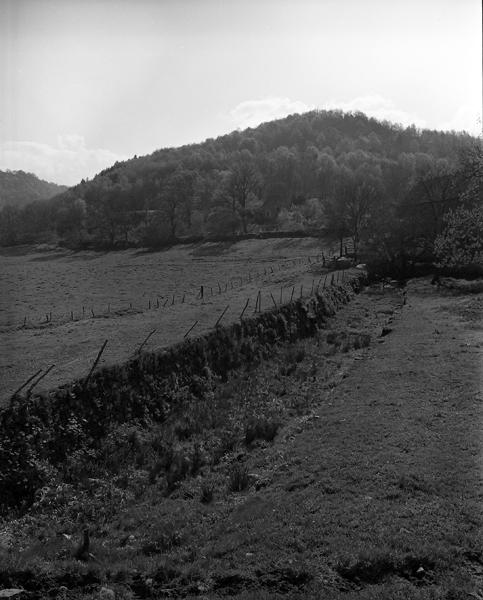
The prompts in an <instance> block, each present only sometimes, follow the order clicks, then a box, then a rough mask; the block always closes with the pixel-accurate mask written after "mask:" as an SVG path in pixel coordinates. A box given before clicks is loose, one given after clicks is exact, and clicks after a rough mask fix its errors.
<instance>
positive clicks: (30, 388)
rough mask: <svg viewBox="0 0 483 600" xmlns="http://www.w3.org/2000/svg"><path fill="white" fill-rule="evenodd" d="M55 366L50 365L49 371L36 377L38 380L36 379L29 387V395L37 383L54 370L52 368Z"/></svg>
mask: <svg viewBox="0 0 483 600" xmlns="http://www.w3.org/2000/svg"><path fill="white" fill-rule="evenodd" d="M54 367H55V365H50V367H49V368H48V369H47V371H45V373H42V375H41V376H40V377H39V378H38V379H36V380H35V381H34V382H33V383H32V385H31V386H30V387H29V389H28V390H27V395H29V394H30V392H31V391H32V390H33V389H34V387H35V386H36V385H37V384H38V383H39V382H40V381H41V380H42V379H43V378H44V377H46V376H47V375H48V374H49V373H50V371H52V369H53V368H54Z"/></svg>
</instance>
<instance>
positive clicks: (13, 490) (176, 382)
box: [0, 276, 362, 508]
mask: <svg viewBox="0 0 483 600" xmlns="http://www.w3.org/2000/svg"><path fill="white" fill-rule="evenodd" d="M361 285H362V276H360V277H358V278H353V279H352V280H350V281H348V282H346V283H345V284H344V285H340V286H331V287H329V288H327V289H325V290H324V291H323V293H321V294H316V295H315V296H312V297H311V298H310V299H300V300H297V301H294V302H291V303H290V304H287V305H285V306H281V307H278V308H276V309H273V310H271V311H269V312H265V313H262V314H259V315H257V316H254V317H253V318H251V319H246V320H243V321H242V322H241V323H235V324H232V325H229V326H226V327H217V328H216V329H215V330H214V331H212V332H210V333H208V334H207V335H205V336H202V337H198V338H194V339H190V340H186V341H184V342H182V343H179V344H177V345H174V346H172V347H170V348H168V349H165V350H162V351H158V352H146V353H143V354H141V355H140V356H138V357H136V358H134V359H132V360H130V361H128V362H126V363H125V364H121V365H115V366H109V367H104V368H102V369H100V370H99V371H98V372H96V373H94V374H93V375H92V376H91V377H90V378H84V379H79V380H76V381H74V382H72V383H70V384H68V385H65V386H61V387H59V388H57V389H54V390H51V391H50V392H47V393H38V394H34V395H31V396H29V397H20V396H15V397H13V398H12V399H11V401H10V404H9V405H8V406H7V407H5V408H4V409H2V410H1V412H0V431H1V438H0V465H1V467H0V507H3V508H8V507H12V506H16V507H21V508H26V507H28V506H30V505H31V504H32V503H33V502H34V500H35V497H36V492H37V490H39V489H41V488H42V487H43V486H45V485H46V484H47V482H49V481H51V480H52V477H53V476H54V474H55V471H56V469H57V467H59V465H61V464H64V466H65V465H66V464H69V460H68V459H70V457H72V456H73V455H75V454H76V453H79V452H81V453H82V452H87V453H89V451H90V450H92V449H93V448H99V446H100V444H101V442H102V441H103V440H105V438H106V437H107V436H108V434H109V433H110V431H112V428H113V426H115V425H121V424H125V423H130V422H154V423H156V422H157V423H163V422H164V421H165V420H166V419H167V418H168V417H170V416H172V415H173V414H174V413H175V412H176V407H179V406H184V405H185V404H189V402H192V400H193V398H195V399H196V398H203V397H204V394H205V392H206V389H207V383H209V381H210V380H211V379H212V378H218V379H221V380H222V381H223V380H226V379H227V377H228V375H229V373H230V372H231V371H233V370H235V369H240V368H250V367H252V366H254V365H256V364H258V363H259V362H260V360H263V358H266V357H268V356H269V355H270V352H271V348H272V347H273V346H274V345H275V344H279V343H284V342H285V343H286V342H294V341H296V340H298V339H301V338H305V337H309V336H312V335H314V334H315V333H316V331H317V330H318V329H319V328H321V327H322V326H323V325H324V323H325V321H326V319H327V318H328V317H330V316H331V315H333V314H334V313H335V311H336V309H337V308H338V307H339V306H341V305H342V304H344V303H346V302H348V300H349V299H350V297H351V296H352V294H353V293H354V291H357V290H358V289H359V288H360V286H361ZM180 423H181V421H180ZM180 427H181V424H180ZM161 443H163V442H161Z"/></svg>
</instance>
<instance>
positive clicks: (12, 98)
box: [0, 0, 482, 185]
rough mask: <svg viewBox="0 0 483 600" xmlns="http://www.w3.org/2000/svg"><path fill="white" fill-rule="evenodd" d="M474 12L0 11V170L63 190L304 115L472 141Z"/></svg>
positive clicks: (23, 7)
mask: <svg viewBox="0 0 483 600" xmlns="http://www.w3.org/2000/svg"><path fill="white" fill-rule="evenodd" d="M481 47H482V40H481V2H480V0H0V169H2V170H5V169H11V170H18V169H22V170H24V171H30V172H33V173H35V174H36V175H38V176H39V177H41V178H42V179H47V180H48V181H53V182H56V183H62V184H66V185H73V184H75V183H78V182H79V181H80V180H81V179H82V178H87V177H89V178H90V177H93V176H94V175H95V174H96V173H97V172H99V171H100V170H102V169H104V168H106V167H107V166H110V165H112V164H113V163H114V162H115V161H117V160H124V159H127V158H130V157H132V156H134V155H138V156H139V155H143V154H148V153H151V152H153V151H154V150H156V149H159V148H163V147H170V146H180V145H183V144H188V143H193V142H200V141H203V140H204V139H206V138H210V137H216V136H218V135H221V134H223V133H228V132H230V131H233V130H234V129H238V128H239V129H244V128H246V127H253V126H256V125H258V124H259V123H261V122H264V121H269V120H272V119H276V118H280V117H283V116H286V115H288V114H292V113H296V112H297V113H301V112H305V111H308V110H311V109H314V108H319V109H324V108H340V109H342V110H346V111H351V110H352V111H353V110H361V111H362V112H365V113H366V114H368V115H370V116H374V117H376V118H379V119H387V120H389V121H393V122H397V123H401V124H403V125H409V124H412V123H414V124H415V125H416V126H418V127H421V128H424V127H427V128H430V129H442V130H453V129H454V130H466V131H469V132H470V133H472V134H475V135H479V134H480V133H481V95H482V91H481V86H482V82H481V64H482V63H481V59H482V57H481Z"/></svg>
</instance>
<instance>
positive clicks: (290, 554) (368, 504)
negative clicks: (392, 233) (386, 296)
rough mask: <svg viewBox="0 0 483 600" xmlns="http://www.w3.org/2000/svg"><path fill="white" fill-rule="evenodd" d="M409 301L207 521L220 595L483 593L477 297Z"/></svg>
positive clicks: (419, 295)
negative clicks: (253, 478)
mask: <svg viewBox="0 0 483 600" xmlns="http://www.w3.org/2000/svg"><path fill="white" fill-rule="evenodd" d="M367 300H370V299H369V298H368V297H366V298H365V300H364V299H361V298H360V299H359V305H357V303H356V304H353V305H351V307H350V308H349V307H348V308H347V309H346V314H345V315H343V314H342V313H341V315H340V316H339V317H338V318H339V319H342V318H345V319H347V317H348V315H347V312H349V311H351V310H352V311H354V309H358V310H359V311H360V310H361V309H364V308H366V309H367V310H371V309H372V306H371V304H370V302H367ZM408 300H409V302H408V305H406V306H405V307H404V308H403V309H402V310H396V313H395V314H394V317H393V319H394V320H393V321H392V322H391V323H390V324H389V327H390V328H391V329H392V331H391V332H390V333H389V334H388V335H386V336H384V337H382V338H380V339H379V340H378V341H376V343H374V344H373V345H372V346H371V348H370V349H369V351H368V353H367V355H366V356H365V358H364V359H363V360H359V361H353V364H352V366H351V364H350V359H348V362H347V365H346V368H347V371H346V372H345V373H343V374H341V377H342V381H341V383H340V384H339V385H338V386H336V387H334V388H332V389H329V390H327V389H326V388H325V387H324V385H321V386H320V390H319V393H320V399H321V400H322V401H321V402H320V403H319V405H318V408H317V410H316V412H315V414H314V415H313V418H312V419H310V420H309V421H308V422H307V423H306V425H305V428H304V429H303V431H301V432H300V433H298V434H296V435H294V436H289V437H288V438H287V437H285V440H284V443H283V444H282V443H280V442H279V444H276V446H275V447H274V449H273V456H275V457H276V459H275V460H274V463H273V464H272V465H268V470H270V469H273V471H274V475H273V476H272V477H271V482H270V484H269V485H268V486H267V487H265V488H263V489H261V490H259V492H258V493H256V494H250V495H249V496H248V497H247V498H246V501H245V502H242V503H240V505H239V506H237V507H236V508H235V509H234V510H233V511H232V512H231V513H230V514H229V516H227V517H226V518H225V519H222V520H221V522H218V523H217V526H216V527H215V528H214V530H213V535H212V537H211V540H210V543H209V544H208V545H207V546H206V547H205V550H204V552H206V554H208V555H209V554H210V552H211V554H212V556H213V559H214V561H215V562H217V563H219V564H218V567H219V568H220V569H221V570H222V571H226V572H228V573H231V575H230V576H228V575H227V574H225V576H224V578H221V579H219V580H217V581H218V584H217V585H218V586H219V593H220V595H221V597H224V596H225V595H231V594H234V593H236V594H240V597H247V598H248V597H250V598H260V597H264V595H266V596H267V597H276V596H277V595H281V596H286V595H287V594H288V595H290V594H294V595H296V596H300V597H312V596H313V597H314V598H319V597H324V598H332V597H333V598H339V597H340V598H345V597H348V598H352V597H353V598H381V599H382V598H384V599H386V598H418V599H419V598H481V597H483V596H482V595H481V594H483V569H482V558H483V556H482V553H481V539H479V538H480V534H481V507H482V503H481V500H482V487H481V479H479V475H480V474H481V449H482V444H481V441H482V440H481V431H482V430H481V391H482V390H481V370H480V369H479V368H478V366H480V368H481V362H480V363H478V358H481V341H482V340H481V328H477V327H475V325H476V321H475V319H476V318H477V315H478V311H479V307H480V306H481V298H480V300H478V299H477V298H474V299H471V298H453V297H442V296H441V295H437V293H436V292H435V291H434V290H433V289H432V288H431V287H430V286H429V284H428V283H427V282H416V283H411V284H410V286H409V290H408ZM383 310H384V309H383ZM388 312H389V311H388ZM462 317H463V318H462ZM252 467H253V469H255V470H257V468H258V469H260V468H262V469H263V460H261V461H260V462H259V463H258V464H257V461H256V459H255V460H254V463H253V465H252ZM265 470H266V471H267V465H265ZM251 587H252V588H255V589H252V591H246V590H248V589H249V588H251ZM257 588H258V589H257ZM243 590H245V591H244V592H243ZM322 593H323V594H324V595H323V596H321V595H320V594H322ZM471 594H473V595H471ZM478 594H480V595H478Z"/></svg>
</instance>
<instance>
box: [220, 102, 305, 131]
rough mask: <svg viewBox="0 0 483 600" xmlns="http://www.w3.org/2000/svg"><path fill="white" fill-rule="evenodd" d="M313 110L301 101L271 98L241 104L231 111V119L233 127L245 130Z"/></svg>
mask: <svg viewBox="0 0 483 600" xmlns="http://www.w3.org/2000/svg"><path fill="white" fill-rule="evenodd" d="M312 108H313V107H310V106H308V105H307V104H305V103H304V102H301V101H300V100H290V98H279V97H270V98H263V99H261V100H246V101H244V102H240V104H238V105H237V106H235V108H234V109H232V110H231V111H230V113H229V118H230V121H231V124H232V125H233V126H235V127H239V128H240V129H245V128H247V127H256V126H257V125H260V123H264V122H266V121H273V120H274V119H281V118H283V117H286V116H287V115H291V114H293V113H303V112H306V111H308V110H311V109H312Z"/></svg>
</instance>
